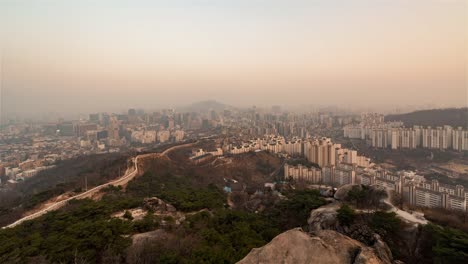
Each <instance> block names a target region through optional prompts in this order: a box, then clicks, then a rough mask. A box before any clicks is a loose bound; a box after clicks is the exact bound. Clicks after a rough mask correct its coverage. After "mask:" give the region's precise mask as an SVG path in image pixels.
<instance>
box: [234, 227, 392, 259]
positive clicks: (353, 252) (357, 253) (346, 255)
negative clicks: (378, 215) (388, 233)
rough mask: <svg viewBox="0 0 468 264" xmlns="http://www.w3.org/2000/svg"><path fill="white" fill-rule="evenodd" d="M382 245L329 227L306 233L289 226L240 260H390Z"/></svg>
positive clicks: (390, 257)
mask: <svg viewBox="0 0 468 264" xmlns="http://www.w3.org/2000/svg"><path fill="white" fill-rule="evenodd" d="M388 253H389V252H387V250H386V248H379V249H375V248H374V247H368V246H366V245H364V244H362V243H360V242H358V241H356V240H353V239H351V238H349V237H347V236H345V235H342V234H340V233H338V232H336V231H332V230H321V231H317V232H314V233H313V234H308V233H306V232H304V231H302V230H301V229H292V230H289V231H286V232H284V233H282V234H280V235H278V236H277V237H275V238H274V239H273V240H272V241H271V242H270V243H268V244H267V245H265V246H263V247H261V248H256V249H253V250H252V251H251V252H250V253H249V254H248V255H247V256H246V257H245V258H244V259H242V260H241V261H239V262H238V263H240V264H253V263H283V264H301V263H319V264H336V263H350V264H351V263H356V264H358V263H359V264H362V263H370V264H381V263H392V256H391V253H390V255H388Z"/></svg>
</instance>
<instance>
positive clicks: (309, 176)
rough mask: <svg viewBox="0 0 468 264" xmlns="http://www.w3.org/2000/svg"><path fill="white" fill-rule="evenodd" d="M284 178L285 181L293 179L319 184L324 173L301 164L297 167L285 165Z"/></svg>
mask: <svg viewBox="0 0 468 264" xmlns="http://www.w3.org/2000/svg"><path fill="white" fill-rule="evenodd" d="M284 177H285V179H289V177H291V178H293V179H294V180H297V181H305V182H309V183H313V184H317V183H321V182H322V171H321V170H320V169H317V168H315V167H307V166H304V165H301V164H299V165H297V166H292V165H289V164H285V165H284Z"/></svg>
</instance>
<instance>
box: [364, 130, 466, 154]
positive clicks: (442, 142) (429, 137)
mask: <svg viewBox="0 0 468 264" xmlns="http://www.w3.org/2000/svg"><path fill="white" fill-rule="evenodd" d="M370 138H371V140H370V144H371V146H372V147H374V148H391V149H415V148H417V147H422V148H428V149H440V150H447V149H453V150H456V151H466V150H468V131H467V130H463V129H462V128H458V129H453V128H452V127H450V126H444V127H436V128H432V127H427V128H422V127H419V126H415V127H413V128H392V129H373V130H372V132H371V135H370Z"/></svg>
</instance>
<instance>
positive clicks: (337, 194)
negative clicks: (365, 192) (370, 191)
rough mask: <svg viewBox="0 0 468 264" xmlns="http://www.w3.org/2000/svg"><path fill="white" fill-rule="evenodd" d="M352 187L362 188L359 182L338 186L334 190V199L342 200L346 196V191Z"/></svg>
mask: <svg viewBox="0 0 468 264" xmlns="http://www.w3.org/2000/svg"><path fill="white" fill-rule="evenodd" d="M354 188H356V189H357V190H362V185H360V184H347V185H343V186H341V187H340V188H338V190H336V192H335V196H334V198H335V199H336V200H340V201H343V200H345V199H346V197H348V192H349V191H351V190H352V189H354Z"/></svg>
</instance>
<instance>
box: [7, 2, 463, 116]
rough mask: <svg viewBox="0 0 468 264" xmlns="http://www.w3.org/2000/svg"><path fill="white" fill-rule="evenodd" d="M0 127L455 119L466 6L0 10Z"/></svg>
mask: <svg viewBox="0 0 468 264" xmlns="http://www.w3.org/2000/svg"><path fill="white" fill-rule="evenodd" d="M0 30H1V31H0V48H1V49H0V52H1V62H2V63H1V81H2V82H1V88H2V112H4V114H3V115H6V114H8V115H16V114H17V115H20V116H38V115H41V114H47V113H49V112H60V113H61V114H64V115H65V114H70V113H77V112H79V113H89V112H92V111H117V110H122V109H126V108H129V107H135V106H136V107H141V108H155V107H159V106H160V107H173V106H181V105H186V104H189V103H192V102H194V101H199V100H206V99H214V100H218V101H221V102H223V103H226V104H231V105H235V106H251V105H264V106H267V105H275V104H277V105H285V106H297V105H337V106H341V107H362V106H365V107H374V108H385V109H386V110H388V109H393V108H396V107H401V106H407V105H426V104H431V105H432V106H438V107H462V106H466V105H467V101H468V98H467V96H468V95H467V66H466V62H467V54H468V53H467V47H468V45H467V34H468V33H467V1H464V0H445V1H444V0H412V1H404V0H378V1H375V0H357V1H338V0H331V1H330V0H326V1H325V0H317V1H259V0H254V1H252V0H248V1H247V0H241V1H210V0H204V1H202V0H200V1H181V0H176V1H136V2H135V1H10V0H4V1H1V3H0Z"/></svg>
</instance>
